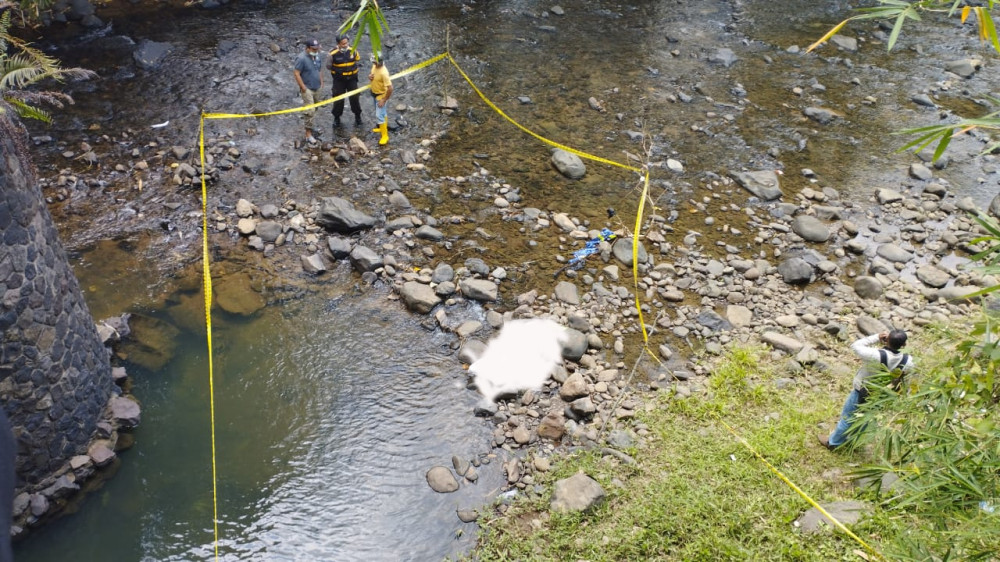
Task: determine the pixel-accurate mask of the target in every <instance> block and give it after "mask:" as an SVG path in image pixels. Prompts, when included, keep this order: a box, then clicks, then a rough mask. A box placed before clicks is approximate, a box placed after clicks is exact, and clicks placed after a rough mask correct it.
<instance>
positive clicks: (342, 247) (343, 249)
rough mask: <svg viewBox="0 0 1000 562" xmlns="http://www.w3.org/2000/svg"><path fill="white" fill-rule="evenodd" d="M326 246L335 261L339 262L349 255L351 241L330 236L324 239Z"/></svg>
mask: <svg viewBox="0 0 1000 562" xmlns="http://www.w3.org/2000/svg"><path fill="white" fill-rule="evenodd" d="M326 245H327V246H328V247H329V248H330V253H331V254H333V257H334V258H335V259H338V260H341V259H344V258H346V257H347V256H349V255H351V241H350V240H348V239H347V238H341V237H339V236H331V237H329V238H327V239H326Z"/></svg>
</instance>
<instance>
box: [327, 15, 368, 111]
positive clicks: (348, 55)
mask: <svg viewBox="0 0 1000 562" xmlns="http://www.w3.org/2000/svg"><path fill="white" fill-rule="evenodd" d="M360 63H361V55H360V54H358V52H357V51H355V50H354V49H352V48H351V42H350V40H349V39H348V38H347V36H346V35H340V36H338V37H337V48H336V49H334V50H332V51H330V59H329V62H327V63H326V68H327V69H329V71H330V74H331V75H332V76H333V97H337V96H339V95H341V94H343V93H345V92H350V91H351V90H356V89H357V88H358V68H359V66H360ZM358 96H359V94H354V95H353V96H350V97H349V98H348V99H349V100H351V112H353V113H354V124H355V125H357V126H360V125H361V101H360V99H358ZM343 114H344V100H337V101H335V102H333V126H334V127H339V126H340V125H341V123H340V116H341V115H343Z"/></svg>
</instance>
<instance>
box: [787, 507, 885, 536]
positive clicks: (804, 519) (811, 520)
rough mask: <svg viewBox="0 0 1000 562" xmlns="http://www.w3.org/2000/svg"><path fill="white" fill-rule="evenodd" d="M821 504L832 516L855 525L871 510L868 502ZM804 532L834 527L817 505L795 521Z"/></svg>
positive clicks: (845, 523)
mask: <svg viewBox="0 0 1000 562" xmlns="http://www.w3.org/2000/svg"><path fill="white" fill-rule="evenodd" d="M820 506H821V507H822V508H823V509H824V510H825V511H826V512H827V513H829V514H830V516H831V517H833V518H834V519H836V520H837V521H840V522H841V523H843V524H844V525H853V524H855V523H857V522H858V521H860V520H861V517H862V516H863V515H864V514H865V513H867V512H868V511H869V509H870V508H869V507H868V504H866V503H864V502H859V501H853V500H849V501H840V502H831V503H826V504H820ZM795 522H796V523H797V524H798V526H799V527H800V528H801V529H802V532H804V533H817V532H819V531H822V530H823V529H824V528H832V527H833V524H832V523H830V522H829V521H828V520H827V519H826V517H825V516H823V514H822V513H820V511H819V510H818V509H816V508H815V507H814V508H812V509H810V510H808V511H806V512H805V513H803V514H802V516H801V517H799V518H798V519H797V520H796V521H795Z"/></svg>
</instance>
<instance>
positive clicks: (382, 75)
mask: <svg viewBox="0 0 1000 562" xmlns="http://www.w3.org/2000/svg"><path fill="white" fill-rule="evenodd" d="M372 62H373V63H374V64H373V65H372V71H371V72H370V73H369V74H368V79H369V80H371V90H372V98H373V99H374V100H375V128H374V129H372V132H373V133H382V138H380V139H379V141H378V143H379V144H386V143H388V142H389V131H388V129H387V128H386V127H387V126H388V125H387V124H386V117H387V115H386V114H387V113H388V111H389V108H388V107H387V106H386V103H388V102H389V98H390V97H392V80H390V79H389V69H387V68H386V67H385V60H383V59H382V51H378V52H375V53H373V54H372Z"/></svg>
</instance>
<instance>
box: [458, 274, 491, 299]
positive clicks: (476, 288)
mask: <svg viewBox="0 0 1000 562" xmlns="http://www.w3.org/2000/svg"><path fill="white" fill-rule="evenodd" d="M458 286H459V289H460V290H461V291H462V294H463V295H464V296H465V298H467V299H472V300H477V301H483V302H493V301H495V300H497V297H499V296H500V289H499V288H498V287H497V284H496V283H494V282H493V281H490V280H488V279H463V280H462V281H461V282H459V284H458Z"/></svg>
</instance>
